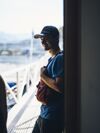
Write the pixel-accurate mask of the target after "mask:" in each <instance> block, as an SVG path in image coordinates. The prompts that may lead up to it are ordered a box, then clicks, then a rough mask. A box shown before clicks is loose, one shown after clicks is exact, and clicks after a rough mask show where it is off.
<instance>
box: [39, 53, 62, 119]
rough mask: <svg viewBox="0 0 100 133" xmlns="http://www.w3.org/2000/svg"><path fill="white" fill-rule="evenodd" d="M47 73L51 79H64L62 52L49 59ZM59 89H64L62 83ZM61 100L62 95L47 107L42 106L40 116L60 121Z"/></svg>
mask: <svg viewBox="0 0 100 133" xmlns="http://www.w3.org/2000/svg"><path fill="white" fill-rule="evenodd" d="M47 72H48V76H49V77H50V78H52V79H56V77H62V78H63V77H64V59H63V52H60V53H58V54H57V55H56V56H55V57H54V58H50V59H49V60H48V65H47ZM60 87H61V89H64V83H62V84H61V85H60ZM63 99H64V97H63V94H61V95H59V99H57V100H56V101H53V102H51V103H50V104H47V105H42V106H41V113H40V116H41V117H42V118H45V119H52V120H57V119H60V116H61V115H63V114H62V113H63V109H64V106H63V105H64V101H63Z"/></svg>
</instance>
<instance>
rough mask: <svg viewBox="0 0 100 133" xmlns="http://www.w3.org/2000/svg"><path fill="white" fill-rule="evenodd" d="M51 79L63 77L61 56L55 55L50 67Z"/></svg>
mask: <svg viewBox="0 0 100 133" xmlns="http://www.w3.org/2000/svg"><path fill="white" fill-rule="evenodd" d="M52 72H53V78H56V77H63V76H64V59H63V55H62V54H61V55H57V56H56V58H55V60H54V63H53V65H52Z"/></svg>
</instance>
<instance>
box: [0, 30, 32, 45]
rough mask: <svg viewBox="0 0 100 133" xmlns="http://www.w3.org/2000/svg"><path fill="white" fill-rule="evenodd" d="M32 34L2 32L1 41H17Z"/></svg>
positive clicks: (0, 33)
mask: <svg viewBox="0 0 100 133" xmlns="http://www.w3.org/2000/svg"><path fill="white" fill-rule="evenodd" d="M30 38H31V35H29V34H8V33H4V32H0V43H16V42H19V41H21V40H27V39H30Z"/></svg>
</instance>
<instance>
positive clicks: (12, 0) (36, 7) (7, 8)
mask: <svg viewBox="0 0 100 133" xmlns="http://www.w3.org/2000/svg"><path fill="white" fill-rule="evenodd" d="M45 25H54V26H57V27H58V28H59V27H60V26H62V25H63V0H0V31H3V32H7V33H27V32H28V33H29V32H31V31H32V29H33V30H34V32H40V30H41V28H42V27H43V26H45Z"/></svg>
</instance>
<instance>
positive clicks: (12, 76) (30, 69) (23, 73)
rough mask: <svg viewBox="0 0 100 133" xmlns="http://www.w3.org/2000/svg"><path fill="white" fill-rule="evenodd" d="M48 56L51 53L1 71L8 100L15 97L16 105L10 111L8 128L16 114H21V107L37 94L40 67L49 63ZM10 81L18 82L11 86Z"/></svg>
mask: <svg viewBox="0 0 100 133" xmlns="http://www.w3.org/2000/svg"><path fill="white" fill-rule="evenodd" d="M48 57H49V55H48V54H46V55H45V56H43V57H42V58H40V59H38V61H35V62H34V63H32V64H29V65H27V66H24V67H20V68H16V69H13V70H11V71H9V72H3V73H1V76H2V78H3V80H4V82H5V85H6V90H7V100H9V99H10V100H12V99H13V101H14V106H13V107H11V108H10V109H9V111H8V120H7V127H8V128H10V127H11V125H12V123H13V120H14V119H15V116H17V115H18V114H19V112H20V110H21V108H23V107H24V106H25V103H27V101H28V100H29V99H30V97H32V96H33V95H35V91H36V85H37V83H38V81H39V70H40V67H42V66H43V65H45V64H46V63H47V59H48ZM9 81H13V82H14V83H16V84H15V85H14V86H9V84H8V82H9ZM9 95H10V97H9ZM7 104H8V103H7ZM8 106H9V105H8Z"/></svg>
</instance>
